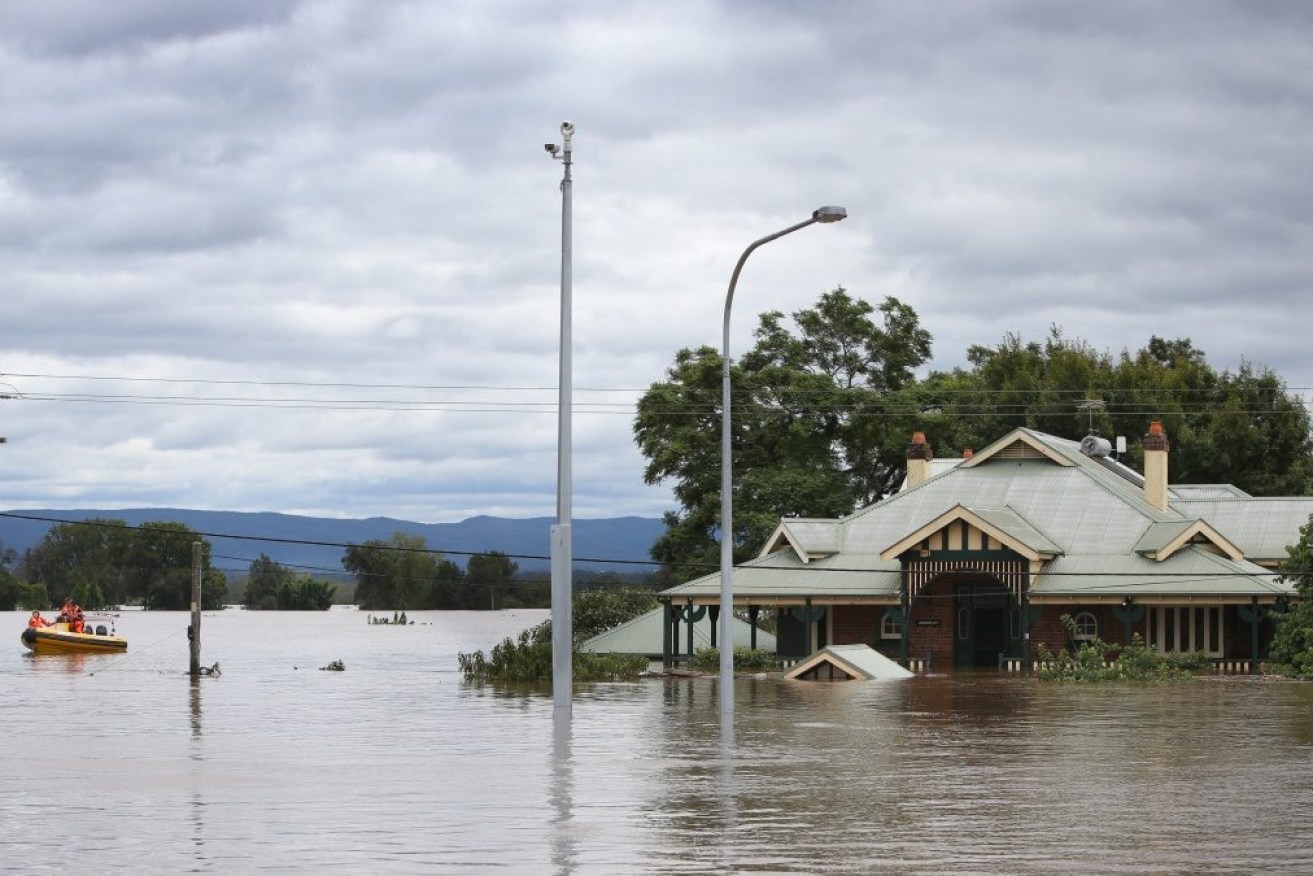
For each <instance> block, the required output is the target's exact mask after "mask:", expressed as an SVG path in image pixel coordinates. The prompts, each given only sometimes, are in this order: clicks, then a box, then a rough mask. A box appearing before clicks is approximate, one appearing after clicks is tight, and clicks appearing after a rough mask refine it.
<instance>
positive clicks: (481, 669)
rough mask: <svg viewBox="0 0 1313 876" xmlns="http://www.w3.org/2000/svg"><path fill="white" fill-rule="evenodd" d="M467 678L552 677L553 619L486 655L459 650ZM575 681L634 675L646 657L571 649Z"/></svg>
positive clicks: (518, 679) (526, 679) (523, 679)
mask: <svg viewBox="0 0 1313 876" xmlns="http://www.w3.org/2000/svg"><path fill="white" fill-rule="evenodd" d="M456 659H457V661H458V662H459V663H460V669H461V672H462V673H464V675H465V680H466V681H472V682H481V683H482V682H490V681H509V682H540V681H550V680H551V678H552V622H551V621H550V620H545V621H543V622H542V623H540V624H538V626H536V627H530V628H529V629H527V630H524V631H522V632H521V633H520V635H519V636H517V637H516V638H514V639H512V638H510V637H507V638H505V639H503V640H502V641H501V643H500V644H498V645H494V646H493V647H492V651H491V653H490V654H489V655H488V656H486V657H485V656H484V653H483V652H482V651H475V652H473V653H470V654H458V655H457V656H456ZM572 666H573V673H574V680H575V681H614V680H618V679H626V678H637V677H638V676H639V675H640V674H642V672H643V670H645V669H646V668H647V658H645V657H638V656H632V655H627V654H590V653H586V652H582V651H578V650H576V651H574V655H573V661H572Z"/></svg>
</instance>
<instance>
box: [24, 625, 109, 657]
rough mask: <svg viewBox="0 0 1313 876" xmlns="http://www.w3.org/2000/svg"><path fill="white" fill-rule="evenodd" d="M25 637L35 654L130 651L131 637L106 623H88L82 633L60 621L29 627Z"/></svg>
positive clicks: (28, 646) (25, 642)
mask: <svg viewBox="0 0 1313 876" xmlns="http://www.w3.org/2000/svg"><path fill="white" fill-rule="evenodd" d="M93 630H94V631H93ZM22 639H23V644H24V645H26V646H27V648H28V649H29V650H30V651H32V652H33V653H34V654H114V653H118V652H121V651H126V650H128V640H127V639H125V638H123V637H122V636H118V635H115V634H114V632H113V631H112V630H110V629H106V627H105V625H104V624H100V625H98V626H95V627H94V628H93V627H92V625H91V624H90V623H88V624H87V625H86V627H85V628H84V630H83V632H80V633H75V632H73V631H72V630H70V629H69V628H68V624H66V623H64V622H62V621H60V622H57V623H54V624H51V625H50V626H48V627H28V628H27V629H25V630H23V636H22Z"/></svg>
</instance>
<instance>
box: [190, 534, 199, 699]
mask: <svg viewBox="0 0 1313 876" xmlns="http://www.w3.org/2000/svg"><path fill="white" fill-rule="evenodd" d="M201 551H202V545H201V543H200V542H199V541H194V542H192V543H191V626H190V627H188V629H187V638H188V639H189V640H191V641H190V645H191V667H190V671H191V675H192V676H193V677H195V676H198V675H200V674H201Z"/></svg>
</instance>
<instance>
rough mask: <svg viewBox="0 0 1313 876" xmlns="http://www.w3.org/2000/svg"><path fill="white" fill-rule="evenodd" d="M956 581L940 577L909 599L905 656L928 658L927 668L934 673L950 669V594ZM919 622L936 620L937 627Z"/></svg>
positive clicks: (951, 647)
mask: <svg viewBox="0 0 1313 876" xmlns="http://www.w3.org/2000/svg"><path fill="white" fill-rule="evenodd" d="M956 584H957V580H955V579H952V578H951V576H950V577H945V578H940V579H938V580H937V581H934V582H932V583H931V584H930V585H929V586H928V587H925V588H923V589H922V590H921V592H920V593H919V594H917V596H916V598H915V599H913V600H912V605H911V612H910V614H911V616H910V617H909V618H908V623H909V624H910V626H909V628H908V639H907V654H908V656H909V657H924V656H925V655H926V654H929V655H930V666H931V668H932V670H934V671H936V672H943V671H945V670H948V669H952V668H953V630H954V621H955V618H954V613H953V594H954V592H955V585H956ZM921 621H929V622H932V621H938V622H939V625H938V626H927V625H919V622H921Z"/></svg>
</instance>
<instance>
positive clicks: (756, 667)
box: [691, 647, 780, 672]
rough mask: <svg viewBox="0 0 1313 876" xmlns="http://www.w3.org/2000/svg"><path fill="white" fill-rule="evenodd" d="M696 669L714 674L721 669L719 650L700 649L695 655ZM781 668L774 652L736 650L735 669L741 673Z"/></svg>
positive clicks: (749, 649) (740, 648) (751, 649)
mask: <svg viewBox="0 0 1313 876" xmlns="http://www.w3.org/2000/svg"><path fill="white" fill-rule="evenodd" d="M691 665H692V666H693V668H694V669H701V670H702V671H704V672H714V671H715V670H717V669H719V668H720V649H719V648H699V649H697V651H695V652H694V653H693V660H692V664H691ZM779 668H780V658H779V657H777V656H776V655H775V653H774V652H773V651H763V650H761V649H760V648H755V649H754V648H742V647H736V648H735V649H734V669H735V670H736V671H739V672H773V671H775V670H777V669H779Z"/></svg>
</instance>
